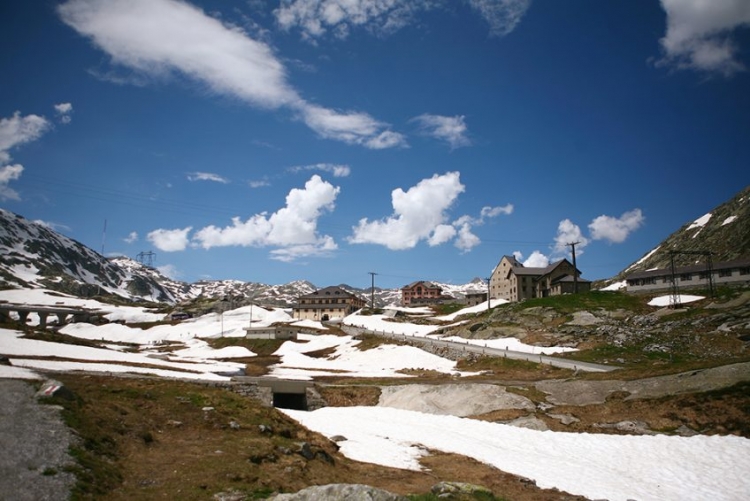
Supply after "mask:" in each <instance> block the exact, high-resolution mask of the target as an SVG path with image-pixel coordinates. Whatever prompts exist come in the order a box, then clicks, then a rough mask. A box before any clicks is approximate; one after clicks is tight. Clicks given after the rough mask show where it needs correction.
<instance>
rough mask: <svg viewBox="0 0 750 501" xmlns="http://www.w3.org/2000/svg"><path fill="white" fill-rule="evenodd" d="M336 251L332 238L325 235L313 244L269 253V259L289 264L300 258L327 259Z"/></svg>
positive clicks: (293, 246)
mask: <svg viewBox="0 0 750 501" xmlns="http://www.w3.org/2000/svg"><path fill="white" fill-rule="evenodd" d="M336 249H338V245H336V242H335V241H334V240H333V238H332V237H330V236H328V235H325V236H323V237H321V238H320V239H319V240H318V241H317V242H315V243H314V244H302V245H290V246H288V247H283V248H281V249H274V250H272V251H271V259H274V260H276V261H283V262H285V263H290V262H292V261H296V260H297V259H299V258H302V257H327V256H330V255H332V253H333V251H335V250H336Z"/></svg>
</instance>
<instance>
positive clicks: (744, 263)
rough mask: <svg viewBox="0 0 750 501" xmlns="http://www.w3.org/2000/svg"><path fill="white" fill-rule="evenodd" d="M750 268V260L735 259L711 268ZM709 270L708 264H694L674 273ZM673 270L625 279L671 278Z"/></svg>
mask: <svg viewBox="0 0 750 501" xmlns="http://www.w3.org/2000/svg"><path fill="white" fill-rule="evenodd" d="M748 267H750V259H735V260H733V261H721V262H717V263H713V264H712V265H711V268H712V269H713V270H714V271H718V270H730V269H732V268H748ZM707 269H708V267H707V264H706V263H700V264H692V265H690V266H675V269H674V272H675V274H676V275H682V274H684V273H701V272H704V271H706V270H707ZM671 275H672V269H671V268H659V269H658V270H646V271H636V272H635V273H631V274H630V275H627V276H626V277H625V279H626V280H637V279H639V278H650V277H664V276H671Z"/></svg>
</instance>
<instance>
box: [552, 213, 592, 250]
mask: <svg viewBox="0 0 750 501" xmlns="http://www.w3.org/2000/svg"><path fill="white" fill-rule="evenodd" d="M573 243H576V244H577V245H576V252H578V253H579V254H581V253H582V252H580V251H579V250H578V249H581V250H582V249H583V248H584V247H586V245H588V243H589V240H588V238H586V237H584V236H583V233H582V232H581V228H580V227H579V226H578V225H577V224H574V223H573V222H572V221H571V220H570V219H563V220H562V221H560V224H558V225H557V236H556V237H555V246H554V251H555V252H557V253H566V252H567V251H568V249H569V247H570V244H573Z"/></svg>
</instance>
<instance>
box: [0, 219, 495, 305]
mask: <svg viewBox="0 0 750 501" xmlns="http://www.w3.org/2000/svg"><path fill="white" fill-rule="evenodd" d="M328 285H332V284H323V285H321V286H320V287H324V286H328ZM440 285H442V287H443V290H444V292H445V293H446V294H448V295H452V296H454V297H456V298H457V299H461V298H462V297H463V296H464V294H465V293H466V292H469V291H476V290H483V288H484V285H483V283H482V281H481V280H480V279H475V280H473V281H471V282H469V283H467V284H463V285H450V284H440ZM339 286H340V287H341V288H343V289H344V290H347V291H349V292H351V293H353V294H357V295H360V296H363V297H365V298H366V299H367V300H368V303H369V301H370V299H371V298H372V297H373V296H374V298H375V305H376V306H385V305H388V304H393V303H398V302H399V300H400V296H401V294H400V291H399V290H398V289H382V288H378V287H376V288H375V291H374V294H373V291H372V290H371V289H370V288H366V289H358V288H356V287H351V286H349V285H346V284H339ZM0 287H5V288H16V287H20V288H36V287H44V288H47V289H50V290H56V291H60V292H65V293H68V294H72V295H75V296H79V297H92V296H95V295H97V296H101V295H112V296H116V297H120V298H124V299H129V300H136V301H141V300H143V301H152V302H161V303H169V304H178V303H182V302H186V301H191V300H195V299H199V298H208V299H218V298H224V297H232V298H242V300H245V301H254V302H256V303H262V304H266V305H273V306H292V305H294V304H295V303H296V301H297V298H298V297H299V296H300V295H304V294H309V293H311V292H314V291H315V290H316V289H318V288H320V287H318V286H316V285H314V284H312V283H310V282H307V281H304V280H296V281H294V282H290V283H288V284H283V285H267V284H262V283H255V282H242V281H239V280H206V281H199V282H195V283H187V282H181V281H177V280H172V279H170V278H168V277H166V276H165V275H163V274H162V273H160V272H159V271H158V270H157V269H155V268H152V267H150V266H146V265H144V264H143V263H140V262H138V261H136V260H133V259H130V258H128V257H114V258H106V257H104V256H102V255H100V254H99V253H98V252H96V251H94V250H92V249H90V248H88V247H86V246H85V245H83V244H81V243H80V242H77V241H75V240H73V239H71V238H68V237H66V236H64V235H61V234H60V233H58V232H56V231H54V230H53V229H51V228H49V227H48V226H46V225H44V224H42V223H39V222H35V221H30V220H28V219H25V218H24V217H22V216H19V215H17V214H14V213H12V212H9V211H6V210H2V209H0Z"/></svg>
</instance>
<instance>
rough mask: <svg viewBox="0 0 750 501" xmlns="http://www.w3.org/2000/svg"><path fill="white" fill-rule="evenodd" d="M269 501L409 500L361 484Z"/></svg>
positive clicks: (310, 489) (328, 487)
mask: <svg viewBox="0 0 750 501" xmlns="http://www.w3.org/2000/svg"><path fill="white" fill-rule="evenodd" d="M268 499H273V500H275V501H340V500H342V499H346V500H348V501H407V499H408V498H406V497H404V496H400V495H398V494H393V493H392V492H388V491H384V490H382V489H376V488H375V487H370V486H369V485H360V484H329V485H315V486H313V487H308V488H306V489H302V490H301V491H299V492H296V493H293V494H276V495H274V496H271V497H270V498H268Z"/></svg>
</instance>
